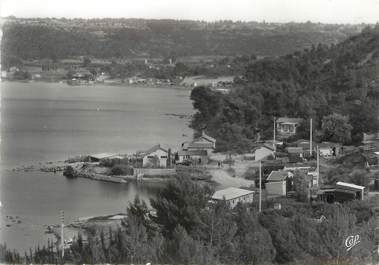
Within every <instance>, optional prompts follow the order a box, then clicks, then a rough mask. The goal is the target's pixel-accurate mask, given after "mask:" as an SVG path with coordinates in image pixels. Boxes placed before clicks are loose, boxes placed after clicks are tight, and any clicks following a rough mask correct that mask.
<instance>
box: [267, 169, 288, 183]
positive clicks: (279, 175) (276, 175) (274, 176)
mask: <svg viewBox="0 0 379 265" xmlns="http://www.w3.org/2000/svg"><path fill="white" fill-rule="evenodd" d="M287 177H288V172H287V171H272V172H271V173H270V175H269V176H268V178H267V181H284V180H286V178H287Z"/></svg>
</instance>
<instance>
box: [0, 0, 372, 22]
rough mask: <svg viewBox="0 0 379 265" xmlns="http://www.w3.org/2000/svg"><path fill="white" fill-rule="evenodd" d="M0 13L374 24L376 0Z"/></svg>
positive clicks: (9, 5) (157, 2)
mask: <svg viewBox="0 0 379 265" xmlns="http://www.w3.org/2000/svg"><path fill="white" fill-rule="evenodd" d="M0 3H1V6H0V14H1V17H6V16H10V15H13V16H16V17H67V18H75V17H81V18H96V17H112V18H120V17H124V18H156V19H162V18H171V19H191V20H205V21H217V20H234V21H237V20H240V21H266V22H306V21H312V22H321V23H350V24H356V23H377V22H378V21H379V0H103V1H100V0H0Z"/></svg>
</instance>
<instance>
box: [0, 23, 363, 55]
mask: <svg viewBox="0 0 379 265" xmlns="http://www.w3.org/2000/svg"><path fill="white" fill-rule="evenodd" d="M3 20H4V21H3V40H2V47H1V52H2V54H3V55H4V54H5V55H7V56H16V57H18V58H20V59H41V58H51V57H52V58H67V57H71V56H83V55H87V56H97V57H103V58H110V57H118V58H119V57H132V56H146V57H178V56H193V55H232V56H233V55H244V54H246V55H251V54H255V55H263V56H278V55H284V54H288V53H291V52H294V51H297V50H302V49H304V48H308V47H311V46H312V44H318V43H323V44H328V45H329V44H333V43H337V42H340V41H342V40H344V39H346V38H347V37H349V36H352V35H353V34H356V33H359V32H360V31H361V30H362V28H364V26H365V25H364V24H360V25H329V24H319V23H285V24H280V23H259V22H239V21H237V22H233V21H218V22H204V21H190V20H170V19H162V20H152V19H65V18H61V19H56V18H15V17H8V18H5V19H3Z"/></svg>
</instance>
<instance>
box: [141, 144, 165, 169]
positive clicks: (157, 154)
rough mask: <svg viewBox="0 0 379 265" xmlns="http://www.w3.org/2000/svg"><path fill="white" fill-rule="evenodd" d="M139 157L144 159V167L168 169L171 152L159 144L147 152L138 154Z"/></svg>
mask: <svg viewBox="0 0 379 265" xmlns="http://www.w3.org/2000/svg"><path fill="white" fill-rule="evenodd" d="M137 156H138V157H140V158H141V159H142V167H167V165H168V159H169V151H168V150H166V149H163V148H162V147H161V146H160V145H159V144H157V145H155V146H153V147H152V148H150V149H148V150H146V151H141V152H138V153H137Z"/></svg>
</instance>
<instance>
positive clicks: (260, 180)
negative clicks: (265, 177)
mask: <svg viewBox="0 0 379 265" xmlns="http://www.w3.org/2000/svg"><path fill="white" fill-rule="evenodd" d="M261 211H262V161H259V212H261Z"/></svg>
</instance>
